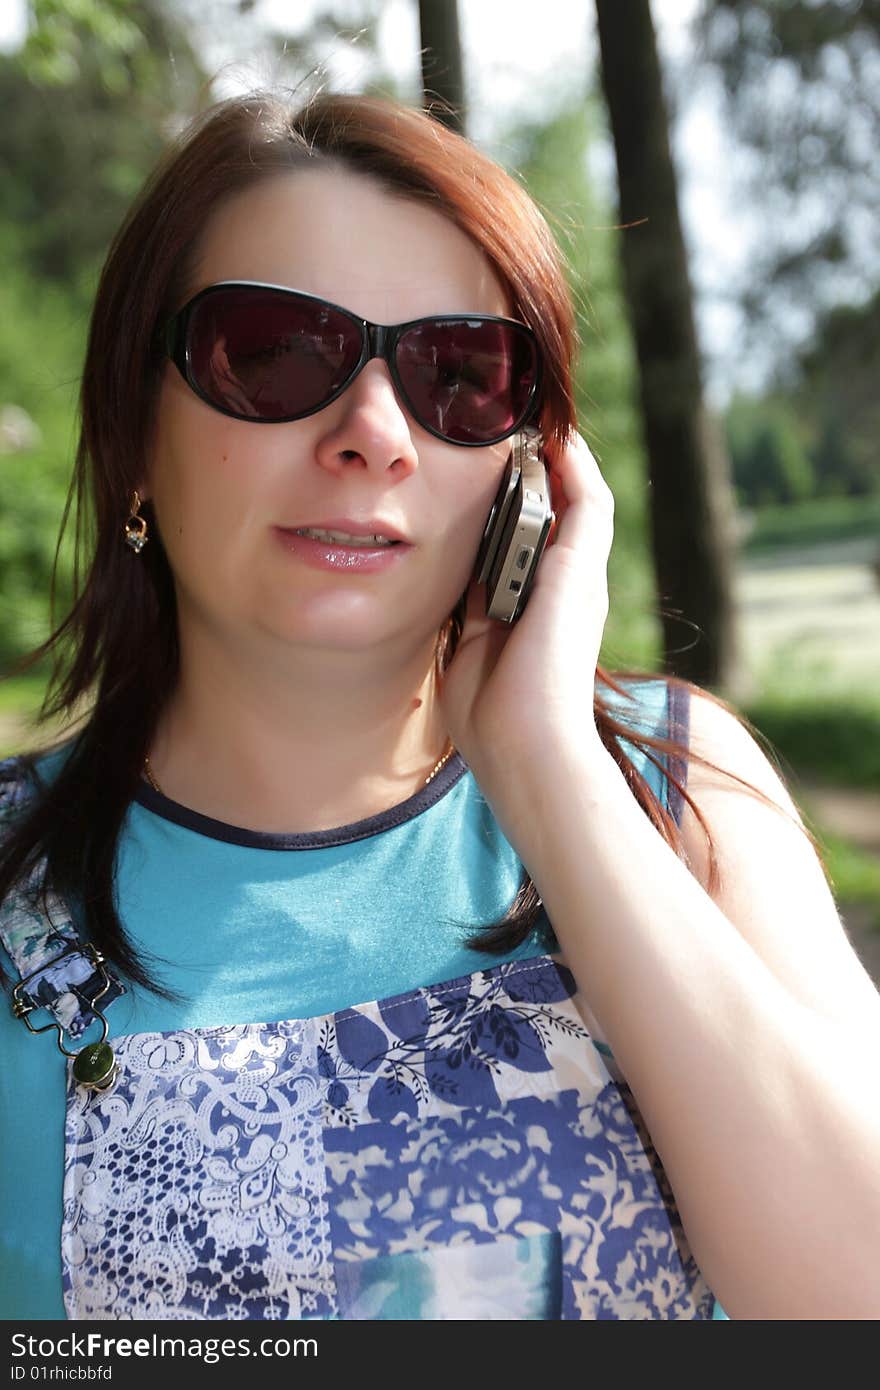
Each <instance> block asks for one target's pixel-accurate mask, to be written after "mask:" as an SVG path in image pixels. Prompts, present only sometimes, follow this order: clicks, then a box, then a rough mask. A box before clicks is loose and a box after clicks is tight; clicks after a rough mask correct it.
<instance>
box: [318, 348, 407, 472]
mask: <svg viewBox="0 0 880 1390" xmlns="http://www.w3.org/2000/svg"><path fill="white" fill-rule="evenodd" d="M326 413H327V417H328V428H327V430H326V431H325V432H324V433H323V434H322V435H321V437H320V439H319V440H318V443H317V446H316V454H317V458H318V461H319V463H320V464H321V465H322V466H323V467H324V468H326V469H328V471H330V472H332V473H341V472H343V470H345V469H349V468H369V469H373V470H375V471H377V472H380V473H389V472H390V473H391V474H393V475H394V476H395V477H396V478H398V479H401V480H402V479H403V478H407V477H409V475H410V474H411V473H412V472H414V471H415V469H416V468H417V467H418V464H419V456H418V453H417V452H416V448H415V445H414V444H413V441H412V434H411V432H410V419H409V416H408V415H407V413H406V411H405V408H404V406H403V403H402V402H401V401H400V400H399V398H398V395H397V392H396V391H395V389H394V383H393V381H392V380H391V373H390V372H389V370H388V367H387V365H386V363H385V362H383V361H382V360H381V359H380V358H373V359H372V360H371V361H369V362H367V363H366V365H365V366H364V367H363V368H362V369H361V370H360V372H358V374H357V376H356V377H355V379H354V381H353V382H352V383H351V385H350V386H349V387H348V389H347V390H346V391H343V393H342V395H341V396H340V397H339V399H338V400H336V401H334V402H333V404H332V405H330V406H328V407H327V412H326Z"/></svg>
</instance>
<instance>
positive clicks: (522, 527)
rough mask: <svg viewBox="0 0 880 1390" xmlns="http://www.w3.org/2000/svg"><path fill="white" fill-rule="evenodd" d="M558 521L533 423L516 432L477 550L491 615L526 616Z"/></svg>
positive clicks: (479, 577) (478, 569)
mask: <svg viewBox="0 0 880 1390" xmlns="http://www.w3.org/2000/svg"><path fill="white" fill-rule="evenodd" d="M555 520H556V517H555V513H554V512H553V510H552V508H551V505H550V480H549V478H548V476H547V469H546V467H545V466H544V460H543V458H542V456H541V436H540V434H539V432H538V431H537V430H536V429H534V428H533V427H531V426H529V427H527V428H526V429H524V430H522V431H521V432H520V433H519V434H517V435H515V436H514V443H513V448H512V449H511V452H510V458H509V459H508V461H507V468H506V470H505V473H504V477H503V478H502V479H501V486H500V487H499V489H498V493H497V495H496V497H495V501H494V502H493V504H492V510H491V512H490V513H489V519H488V521H487V522H486V526H485V529H484V531H483V537H482V540H481V542H480V549H479V551H478V553H477V563H476V569H475V574H476V578H477V581H478V582H479V583H480V584H485V585H486V614H487V616H488V617H490V618H496V619H497V620H498V622H502V623H515V622H516V620H517V618H519V617H520V616H521V615H522V612H523V610H524V608H525V606H526V603H527V602H528V597H529V592H530V590H531V587H532V584H533V582H534V578H535V571H536V570H537V568H538V563H539V561H540V559H541V556H542V554H543V553H544V547H545V546H546V544H547V538H548V536H549V534H550V528H551V526H552V525H553V522H554V521H555Z"/></svg>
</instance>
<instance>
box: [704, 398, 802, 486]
mask: <svg viewBox="0 0 880 1390" xmlns="http://www.w3.org/2000/svg"><path fill="white" fill-rule="evenodd" d="M725 424H726V431H727V447H728V450H729V453H730V459H731V464H732V467H733V480H734V485H735V487H736V491H737V496H738V499H739V501H740V502H741V503H742V504H743V505H744V506H747V507H761V506H766V505H768V504H770V503H773V502H782V503H786V502H799V501H803V500H804V499H805V498H806V497H809V496H810V494H811V493H812V492H813V490H814V486H815V481H814V477H813V470H812V466H811V462H810V457H809V454H808V452H807V448H806V447H805V443H804V439H803V432H802V429H801V427H800V425H799V422H798V420H797V419H796V417H795V414H794V411H793V409H792V407H791V406H790V405H789V404H788V403H787V402H786V401H784V400H778V399H777V400H774V399H772V398H767V399H754V398H749V397H745V396H737V397H734V399H733V400H732V401H731V403H730V406H729V408H728V411H727V417H726V421H725Z"/></svg>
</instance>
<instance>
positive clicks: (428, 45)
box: [419, 0, 467, 135]
mask: <svg viewBox="0 0 880 1390" xmlns="http://www.w3.org/2000/svg"><path fill="white" fill-rule="evenodd" d="M419 31H420V34H421V40H422V90H423V92H424V106H425V109H426V110H429V111H430V112H431V114H432V115H433V116H435V117H436V118H437V119H438V120H440V121H442V122H443V123H444V125H448V126H449V127H450V128H451V129H452V130H456V131H458V133H459V135H464V133H465V130H466V126H467V110H466V106H465V96H464V75H463V71H462V60H461V39H460V37H459V30H458V0H419ZM436 98H439V101H437V100H436Z"/></svg>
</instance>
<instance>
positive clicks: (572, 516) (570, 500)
mask: <svg viewBox="0 0 880 1390" xmlns="http://www.w3.org/2000/svg"><path fill="white" fill-rule="evenodd" d="M555 472H556V486H555V489H554V490H553V491H552V493H551V495H552V496H553V497H554V500H555V498H556V497H557V496H560V495H561V497H562V499H563V506H562V515H561V517H560V516H559V515H558V514H557V521H558V526H557V530H556V536H555V545H556V546H563V547H574V548H579V547H582V546H584V545H586V544H587V543H590V544H591V547H592V548H593V549H595V547H596V546H597V544H599V545H601V544H603V543H604V544H606V545H607V546H608V548H609V549H610V545H611V539H612V536H613V531H614V496H613V494H612V492H611V489H610V488H609V486H608V484H607V483H606V482H605V479H604V478H603V477H602V474H601V472H600V470H599V465H598V463H597V462H596V460H595V458H594V457H593V454H592V452H591V451H590V448H589V446H588V444H587V443H586V440H584V439H583V438H582V436H581V435H579V434H575V433H573V434H572V435H571V436H570V437H569V443H568V444H567V446H566V448H565V449H564V450H563V451H562V453H561V454H560V455H559V460H558V464H557V465H556V469H555ZM551 489H553V482H552V478H551ZM554 510H555V506H554Z"/></svg>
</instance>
